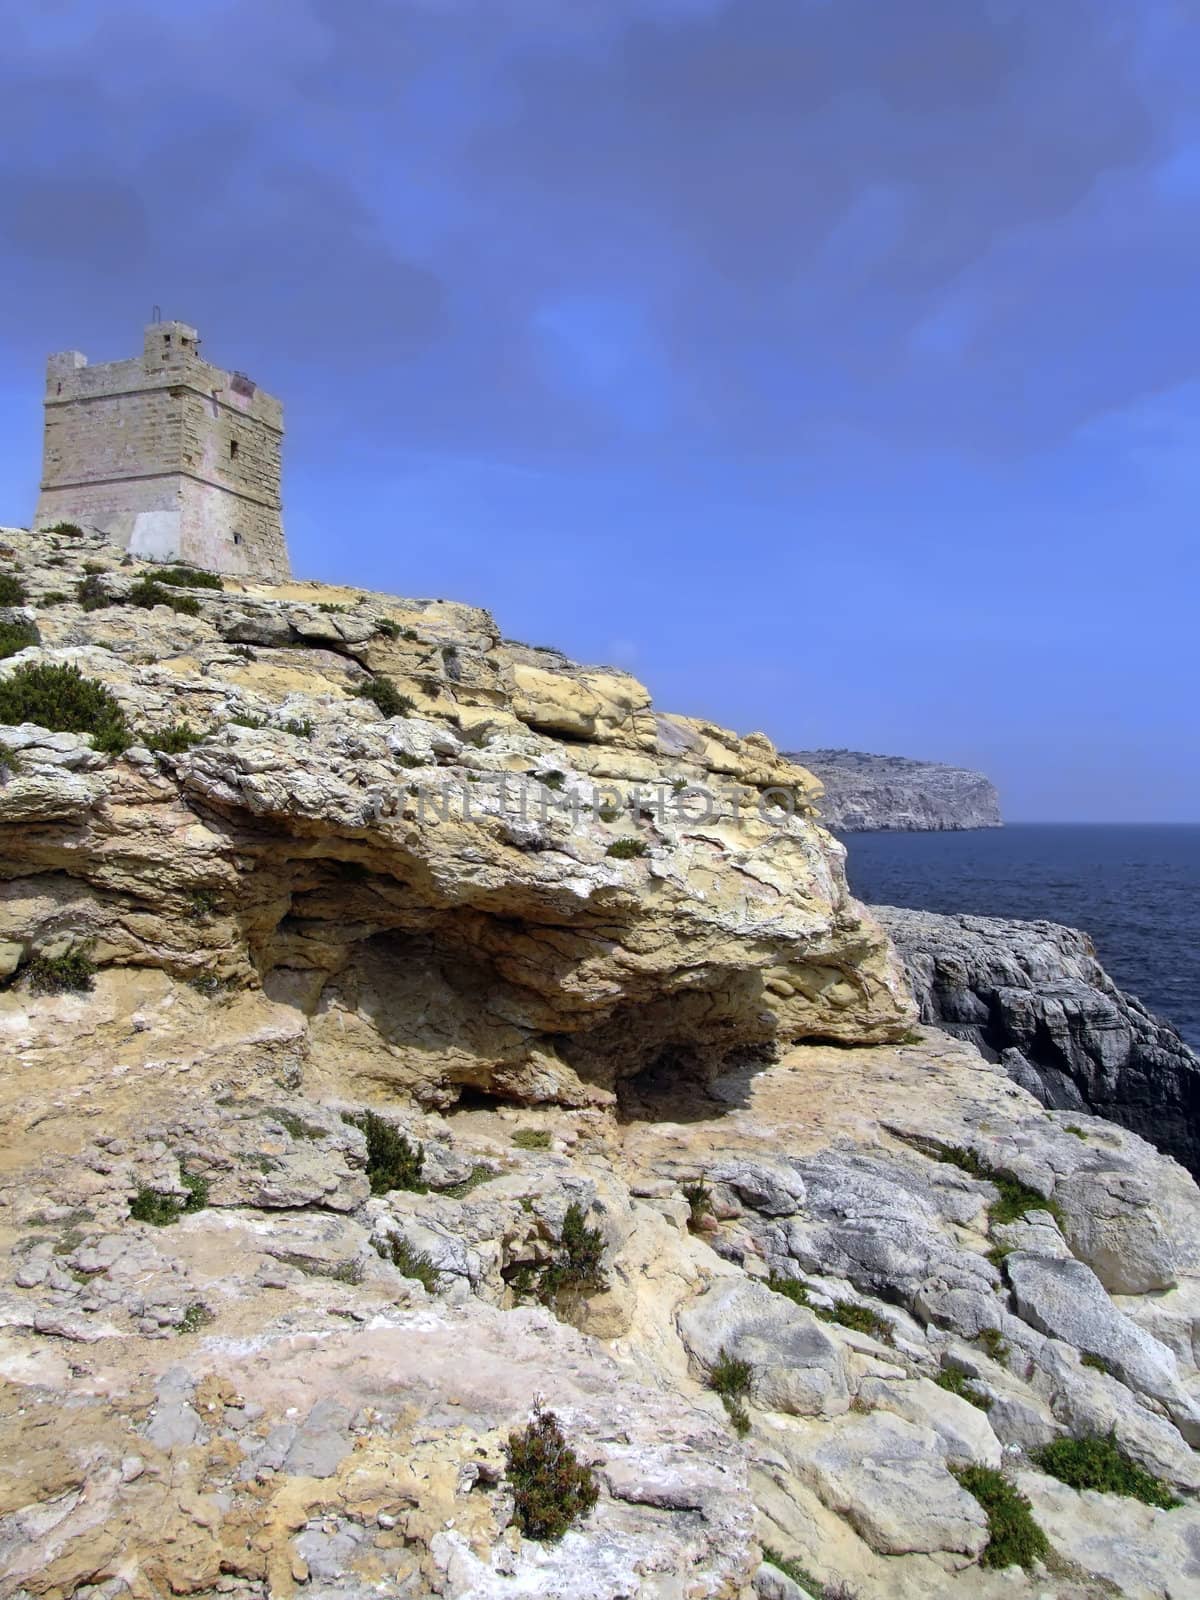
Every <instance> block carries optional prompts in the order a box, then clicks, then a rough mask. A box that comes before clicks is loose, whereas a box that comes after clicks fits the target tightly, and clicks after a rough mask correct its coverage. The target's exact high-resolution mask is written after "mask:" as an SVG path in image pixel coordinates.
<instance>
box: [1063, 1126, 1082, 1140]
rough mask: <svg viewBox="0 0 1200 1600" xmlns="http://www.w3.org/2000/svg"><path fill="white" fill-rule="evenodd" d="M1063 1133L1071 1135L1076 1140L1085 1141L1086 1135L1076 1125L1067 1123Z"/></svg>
mask: <svg viewBox="0 0 1200 1600" xmlns="http://www.w3.org/2000/svg"><path fill="white" fill-rule="evenodd" d="M1064 1132H1066V1133H1073V1134H1074V1135H1075V1137H1076V1138H1077V1139H1083V1140H1084V1141H1086V1140H1087V1133H1086V1132H1085V1131H1084V1129H1083V1128H1081V1127H1080V1126H1079V1124H1078V1123H1075V1122H1068V1123H1067V1125H1066V1128H1065V1129H1064Z"/></svg>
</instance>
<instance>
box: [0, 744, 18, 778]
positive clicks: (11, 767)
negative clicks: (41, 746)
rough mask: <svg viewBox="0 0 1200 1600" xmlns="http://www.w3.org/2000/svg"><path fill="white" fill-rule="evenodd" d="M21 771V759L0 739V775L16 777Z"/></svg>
mask: <svg viewBox="0 0 1200 1600" xmlns="http://www.w3.org/2000/svg"><path fill="white" fill-rule="evenodd" d="M20 770H21V758H20V756H19V755H18V754H17V752H16V751H15V750H14V749H12V748H11V746H9V745H6V744H5V742H4V740H3V739H0V773H7V774H8V775H9V777H16V775H17V773H18V772H20Z"/></svg>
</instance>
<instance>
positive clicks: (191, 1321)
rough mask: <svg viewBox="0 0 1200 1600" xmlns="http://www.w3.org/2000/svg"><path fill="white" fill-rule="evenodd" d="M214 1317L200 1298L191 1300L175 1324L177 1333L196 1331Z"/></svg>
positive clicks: (213, 1320)
mask: <svg viewBox="0 0 1200 1600" xmlns="http://www.w3.org/2000/svg"><path fill="white" fill-rule="evenodd" d="M215 1321H216V1318H215V1317H214V1316H213V1314H212V1312H211V1311H210V1310H209V1309H208V1307H207V1306H206V1305H205V1304H204V1302H203V1301H202V1300H193V1301H192V1303H191V1305H190V1306H188V1308H187V1310H186V1311H185V1312H184V1313H183V1316H182V1317H181V1318H180V1320H179V1322H178V1323H177V1324H176V1332H177V1333H198V1332H199V1331H200V1329H201V1328H206V1327H207V1326H208V1324H209V1323H210V1322H215Z"/></svg>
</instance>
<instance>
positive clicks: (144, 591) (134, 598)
mask: <svg viewBox="0 0 1200 1600" xmlns="http://www.w3.org/2000/svg"><path fill="white" fill-rule="evenodd" d="M129 604H130V605H131V606H140V607H141V608H142V610H143V611H152V610H153V609H154V607H155V606H168V607H169V608H170V609H171V610H172V611H178V612H180V613H181V614H182V615H183V616H185V617H198V616H199V615H200V602H199V601H198V600H193V598H192V596H191V595H190V594H172V593H171V591H170V589H168V588H166V587H164V585H163V584H161V583H156V582H155V581H154V579H153V578H139V579H138V581H137V582H136V583H135V584H134V586H133V588H132V589H130V591H129Z"/></svg>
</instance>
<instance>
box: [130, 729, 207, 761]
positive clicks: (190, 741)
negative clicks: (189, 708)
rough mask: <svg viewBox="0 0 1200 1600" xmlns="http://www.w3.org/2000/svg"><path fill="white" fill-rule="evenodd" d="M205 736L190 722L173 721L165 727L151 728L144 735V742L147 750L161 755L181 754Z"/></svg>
mask: <svg viewBox="0 0 1200 1600" xmlns="http://www.w3.org/2000/svg"><path fill="white" fill-rule="evenodd" d="M203 738H204V735H203V734H202V733H197V732H196V730H195V728H193V727H191V726H190V724H189V723H186V722H171V723H168V725H167V726H166V727H165V728H151V729H150V731H149V732H148V733H145V734H143V735H142V743H143V744H144V745H145V746H146V748H147V750H154V751H156V752H157V753H158V754H159V755H164V756H181V755H182V754H183V752H184V751H185V750H190V749H191V748H192V746H193V745H194V744H199V743H200V741H201V740H202V739H203Z"/></svg>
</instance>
